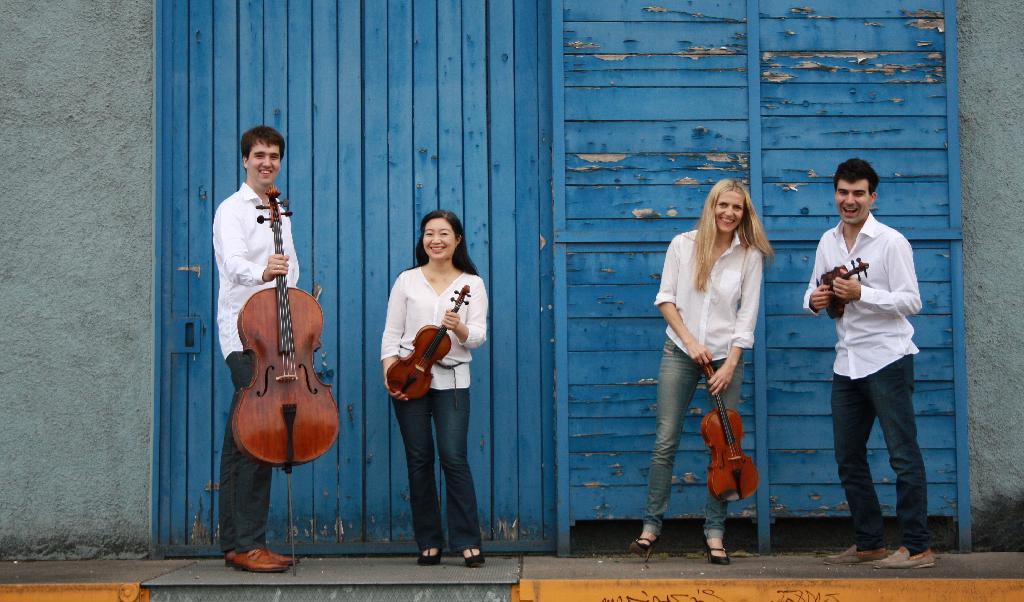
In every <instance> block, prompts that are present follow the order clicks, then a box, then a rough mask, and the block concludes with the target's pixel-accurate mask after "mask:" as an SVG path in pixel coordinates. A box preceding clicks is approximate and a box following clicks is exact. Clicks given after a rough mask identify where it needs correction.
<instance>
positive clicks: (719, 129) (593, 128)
mask: <svg viewBox="0 0 1024 602" xmlns="http://www.w3.org/2000/svg"><path fill="white" fill-rule="evenodd" d="M680 148H687V149H690V150H692V151H697V152H737V151H746V150H747V148H748V146H747V128H746V125H745V124H744V123H743V122H742V121H735V120H733V121H727V120H692V121H641V122H635V121H612V122H607V121H574V122H571V123H567V124H566V125H565V149H566V151H568V152H570V153H642V152H647V153H671V152H676V151H678V150H679V149H680Z"/></svg>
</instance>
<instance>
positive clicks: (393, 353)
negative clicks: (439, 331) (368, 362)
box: [380, 276, 406, 360]
mask: <svg viewBox="0 0 1024 602" xmlns="http://www.w3.org/2000/svg"><path fill="white" fill-rule="evenodd" d="M405 311H406V292H405V280H404V278H402V277H401V276H399V278H398V279H397V280H395V285H394V286H392V287H391V295H389V296H388V313H387V318H386V319H385V320H384V334H383V336H381V339H380V359H381V360H384V359H386V358H389V357H397V356H401V343H402V334H403V333H404V332H405Z"/></svg>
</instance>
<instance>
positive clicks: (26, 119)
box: [0, 0, 153, 558]
mask: <svg viewBox="0 0 1024 602" xmlns="http://www.w3.org/2000/svg"><path fill="white" fill-rule="evenodd" d="M152 13H153V3H152V2H151V0H121V1H117V0H46V1H39V0H4V1H3V2H0V132H3V135H2V144H0V156H2V161H0V164H2V165H3V168H4V170H3V171H4V173H3V178H2V179H0V190H2V195H3V203H2V205H0V206H2V207H3V212H2V213H0V249H2V255H0V280H2V284H0V308H2V309H0V312H2V318H0V350H2V353H3V359H2V360H0V558H17V557H33V558H59V557H76V558H81V557H91V556H96V555H103V556H138V555H141V554H144V553H145V552H146V550H147V548H148V545H149V514H150V510H149V499H150V497H149V489H150V486H149V483H150V458H151V455H152V453H151V450H150V432H151V429H152V426H151V425H152V408H153V399H152V386H153V385H152V383H153V370H152V366H151V364H152V357H153V354H152V346H153V335H152V329H153V327H152V324H153V316H152V309H151V305H152V292H151V291H152V283H153V267H152V263H153V262H152V254H153V233H152V231H153V202H152V199H153V193H152V182H153V159H152V155H153V126H152V118H153V110H152V104H153V93H152V89H153V82H152V79H153V67H152V64H153V50H152V47H153V31H152V30H153V17H152Z"/></svg>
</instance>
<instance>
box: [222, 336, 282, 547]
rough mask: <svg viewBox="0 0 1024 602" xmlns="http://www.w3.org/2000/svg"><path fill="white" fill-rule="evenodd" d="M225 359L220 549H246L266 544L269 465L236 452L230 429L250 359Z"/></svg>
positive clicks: (238, 355)
mask: <svg viewBox="0 0 1024 602" xmlns="http://www.w3.org/2000/svg"><path fill="white" fill-rule="evenodd" d="M225 361H226V362H227V364H228V368H229V369H230V370H231V382H232V383H233V384H234V385H235V394H234V396H233V397H232V399H231V412H230V413H229V414H228V423H227V425H226V426H225V427H224V447H223V449H222V450H221V452H220V498H219V499H220V502H219V503H220V514H219V517H218V518H219V519H220V549H221V550H223V551H225V552H227V551H229V550H235V551H236V552H248V551H249V550H252V549H254V548H261V547H264V546H265V545H266V539H267V512H268V511H269V510H270V479H271V477H272V475H273V472H272V469H271V467H269V466H266V465H263V464H257V463H256V462H253V461H252V460H250V459H249V458H248V457H246V456H245V454H243V453H242V452H241V451H239V450H238V448H237V447H236V446H235V436H234V433H233V432H232V431H231V417H232V416H234V414H235V404H237V403H238V390H239V389H240V388H242V387H244V386H246V385H248V384H249V381H250V380H251V379H252V370H253V366H252V359H251V358H250V357H249V356H248V355H246V354H244V353H242V352H240V351H235V352H232V353H231V354H229V355H228V357H227V359H226V360H225Z"/></svg>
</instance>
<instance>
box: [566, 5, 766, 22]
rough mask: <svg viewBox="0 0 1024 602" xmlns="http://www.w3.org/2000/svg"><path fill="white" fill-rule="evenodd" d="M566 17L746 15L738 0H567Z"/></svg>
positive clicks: (724, 17)
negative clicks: (655, 2) (652, 1)
mask: <svg viewBox="0 0 1024 602" xmlns="http://www.w3.org/2000/svg"><path fill="white" fill-rule="evenodd" d="M562 10H563V15H564V19H565V20H566V21H734V22H741V21H743V18H744V17H745V16H746V12H745V10H744V7H743V5H742V4H741V3H739V2H731V1H730V0H665V1H661V2H658V3H657V4H652V3H651V2H650V0H608V1H604V2H594V1H593V0H566V2H564V3H563V5H562Z"/></svg>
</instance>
